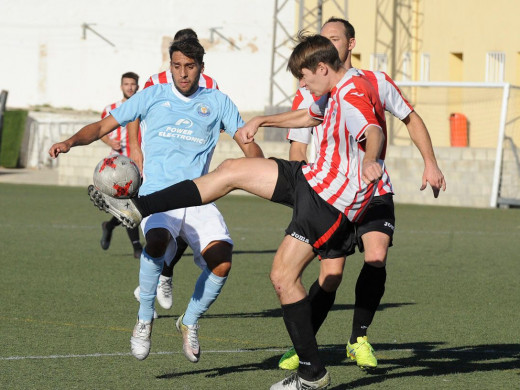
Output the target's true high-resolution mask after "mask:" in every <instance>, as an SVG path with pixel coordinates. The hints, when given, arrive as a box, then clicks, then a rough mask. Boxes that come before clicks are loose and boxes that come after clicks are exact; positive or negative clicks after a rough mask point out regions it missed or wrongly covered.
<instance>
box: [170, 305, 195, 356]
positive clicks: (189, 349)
mask: <svg viewBox="0 0 520 390" xmlns="http://www.w3.org/2000/svg"><path fill="white" fill-rule="evenodd" d="M183 318H184V314H182V315H181V316H180V317H179V319H178V320H177V323H176V324H175V326H176V327H177V330H178V331H179V332H180V333H181V334H182V350H183V351H184V356H186V358H187V359H188V360H189V361H190V362H192V363H197V362H198V361H199V359H200V345H199V336H198V332H199V327H200V326H199V324H196V325H184V324H183V323H182V319H183Z"/></svg>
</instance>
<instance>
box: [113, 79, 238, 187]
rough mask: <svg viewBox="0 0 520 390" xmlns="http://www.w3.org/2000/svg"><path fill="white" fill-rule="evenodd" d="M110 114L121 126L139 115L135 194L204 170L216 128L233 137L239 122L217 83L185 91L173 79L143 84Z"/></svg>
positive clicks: (214, 139)
mask: <svg viewBox="0 0 520 390" xmlns="http://www.w3.org/2000/svg"><path fill="white" fill-rule="evenodd" d="M111 114H112V116H113V117H114V119H115V120H116V121H117V122H119V124H121V125H122V126H125V125H126V124H127V123H128V122H132V121H134V120H136V119H137V118H139V119H140V120H141V137H142V144H141V149H142V150H143V156H144V163H143V164H144V166H143V185H142V186H141V188H140V189H139V195H147V194H150V193H152V192H155V191H159V190H162V189H163V188H166V187H168V186H170V185H172V184H175V183H178V182H180V181H182V180H186V179H195V178H197V177H200V176H202V175H204V174H206V173H207V172H208V170H209V163H210V161H211V157H212V155H213V151H214V149H215V145H216V144H217V141H218V139H219V135H220V130H221V129H223V130H225V132H226V133H228V134H229V135H230V136H231V137H233V136H234V135H235V132H236V131H237V129H238V128H239V127H242V126H243V125H244V121H243V120H242V118H241V116H240V113H239V112H238V109H237V107H236V106H235V104H234V103H233V102H232V101H231V99H230V98H229V97H228V96H227V95H225V94H223V93H222V92H220V91H219V90H218V89H208V88H199V89H198V90H197V91H196V92H195V93H194V94H193V95H191V96H189V97H186V96H184V95H182V94H181V93H180V92H178V91H177V89H176V88H175V86H174V85H173V84H158V85H154V86H151V87H149V88H146V89H145V90H143V91H141V92H139V93H136V94H135V95H134V96H132V97H131V98H130V99H128V100H127V101H126V102H125V103H123V104H122V105H121V106H120V107H118V108H117V109H115V110H113V111H112V112H111Z"/></svg>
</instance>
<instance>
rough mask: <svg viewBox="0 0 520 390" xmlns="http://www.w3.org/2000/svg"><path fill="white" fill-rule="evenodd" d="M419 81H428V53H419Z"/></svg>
mask: <svg viewBox="0 0 520 390" xmlns="http://www.w3.org/2000/svg"><path fill="white" fill-rule="evenodd" d="M420 78H421V81H430V55H429V54H428V53H423V54H421V74H420Z"/></svg>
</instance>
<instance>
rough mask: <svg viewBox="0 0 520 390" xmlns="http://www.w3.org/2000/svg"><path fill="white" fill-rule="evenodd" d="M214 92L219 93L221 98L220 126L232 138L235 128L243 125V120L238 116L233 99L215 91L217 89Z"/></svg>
mask: <svg viewBox="0 0 520 390" xmlns="http://www.w3.org/2000/svg"><path fill="white" fill-rule="evenodd" d="M215 92H216V93H219V94H221V99H222V105H221V110H222V117H221V118H222V119H221V127H220V128H221V129H223V130H224V131H225V132H226V133H227V134H229V135H230V136H231V138H233V137H234V136H235V133H236V132H237V130H238V129H239V128H240V127H243V126H244V124H245V122H244V120H243V119H242V117H241V116H240V113H239V112H238V108H237V106H236V105H235V103H233V101H232V100H231V99H230V98H229V97H228V96H227V95H225V94H223V93H221V92H220V91H218V92H217V90H215Z"/></svg>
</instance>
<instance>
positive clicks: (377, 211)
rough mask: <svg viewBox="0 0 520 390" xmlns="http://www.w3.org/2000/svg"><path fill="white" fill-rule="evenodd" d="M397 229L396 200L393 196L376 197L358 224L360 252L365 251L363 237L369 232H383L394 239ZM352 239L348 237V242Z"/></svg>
mask: <svg viewBox="0 0 520 390" xmlns="http://www.w3.org/2000/svg"><path fill="white" fill-rule="evenodd" d="M394 229H395V214H394V199H393V195H392V194H386V195H382V196H375V197H374V198H372V200H371V201H370V204H369V205H368V209H367V211H366V212H365V215H364V216H363V219H362V220H361V222H358V223H356V238H357V246H358V248H359V251H360V252H363V251H364V246H363V241H362V240H361V236H362V235H363V234H365V233H368V232H381V233H385V234H386V235H388V236H389V237H390V245H389V246H392V238H393V236H394ZM349 240H350V239H349V238H348V237H347V241H349Z"/></svg>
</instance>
